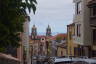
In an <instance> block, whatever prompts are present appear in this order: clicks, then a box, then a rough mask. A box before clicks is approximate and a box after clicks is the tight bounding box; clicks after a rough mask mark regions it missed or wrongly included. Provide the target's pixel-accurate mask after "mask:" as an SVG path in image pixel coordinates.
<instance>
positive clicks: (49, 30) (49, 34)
mask: <svg viewBox="0 0 96 64" xmlns="http://www.w3.org/2000/svg"><path fill="white" fill-rule="evenodd" d="M46 36H51V28H50V26H49V25H48V27H47V29H46Z"/></svg>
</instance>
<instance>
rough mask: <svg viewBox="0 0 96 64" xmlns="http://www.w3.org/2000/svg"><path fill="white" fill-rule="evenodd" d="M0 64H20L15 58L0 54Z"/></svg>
mask: <svg viewBox="0 0 96 64" xmlns="http://www.w3.org/2000/svg"><path fill="white" fill-rule="evenodd" d="M0 64H20V61H19V60H18V59H17V58H14V57H12V56H10V55H6V54H3V53H0Z"/></svg>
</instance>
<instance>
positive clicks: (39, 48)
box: [29, 25, 52, 57]
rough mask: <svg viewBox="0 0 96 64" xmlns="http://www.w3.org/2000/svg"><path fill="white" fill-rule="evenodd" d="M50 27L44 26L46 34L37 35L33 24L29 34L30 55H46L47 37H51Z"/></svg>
mask: <svg viewBox="0 0 96 64" xmlns="http://www.w3.org/2000/svg"><path fill="white" fill-rule="evenodd" d="M51 36H52V35H51V27H50V26H49V25H48V27H47V28H46V35H38V34H37V27H36V26H35V25H33V27H32V31H31V36H30V42H29V44H30V54H31V56H35V57H40V56H47V55H48V47H49V46H48V42H47V40H48V37H51Z"/></svg>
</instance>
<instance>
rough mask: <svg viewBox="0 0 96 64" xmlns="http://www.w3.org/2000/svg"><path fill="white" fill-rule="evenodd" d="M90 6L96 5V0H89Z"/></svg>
mask: <svg viewBox="0 0 96 64" xmlns="http://www.w3.org/2000/svg"><path fill="white" fill-rule="evenodd" d="M87 2H88V7H93V6H96V0H88V1H87Z"/></svg>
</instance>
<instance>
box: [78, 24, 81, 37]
mask: <svg viewBox="0 0 96 64" xmlns="http://www.w3.org/2000/svg"><path fill="white" fill-rule="evenodd" d="M80 27H81V24H77V36H80V35H81V34H80Z"/></svg>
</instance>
